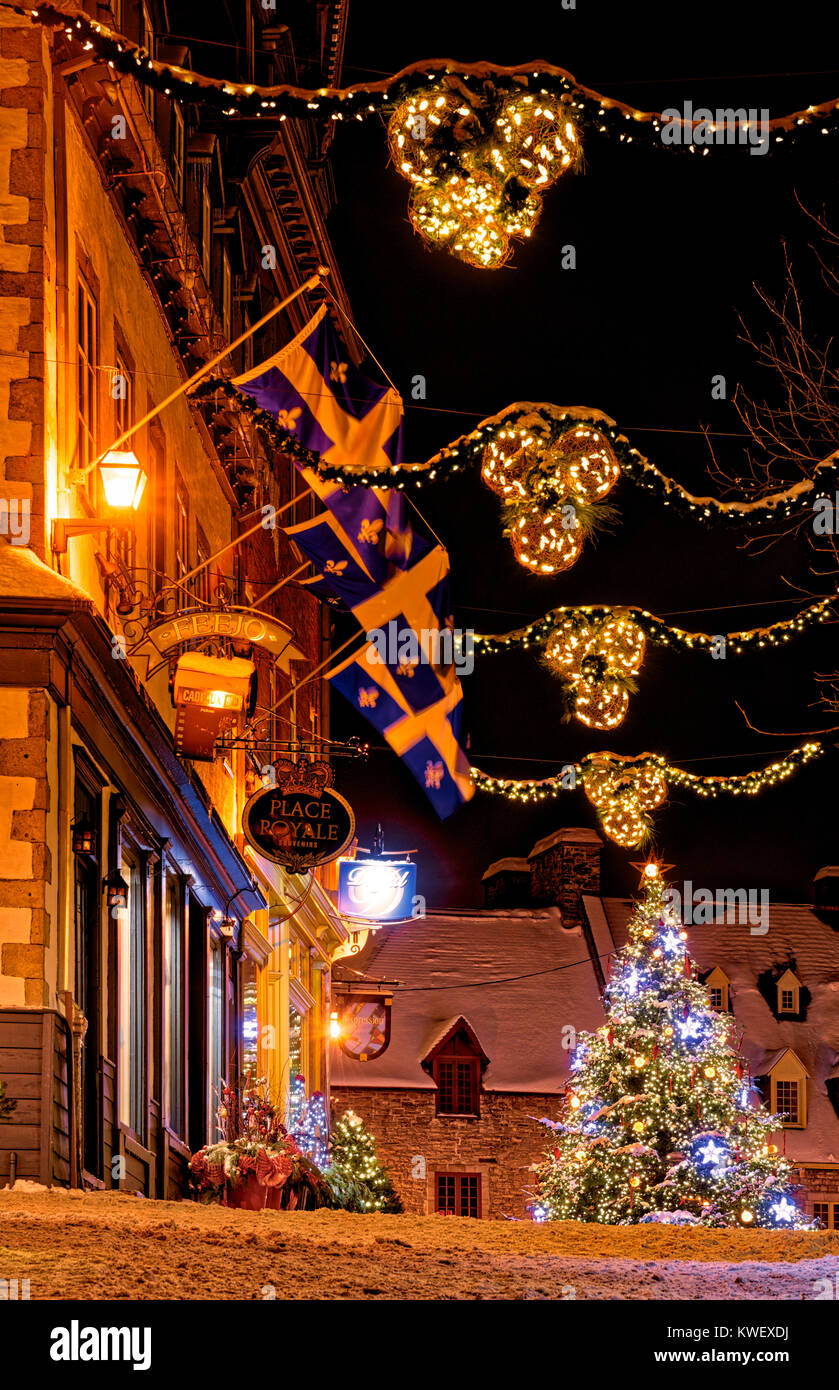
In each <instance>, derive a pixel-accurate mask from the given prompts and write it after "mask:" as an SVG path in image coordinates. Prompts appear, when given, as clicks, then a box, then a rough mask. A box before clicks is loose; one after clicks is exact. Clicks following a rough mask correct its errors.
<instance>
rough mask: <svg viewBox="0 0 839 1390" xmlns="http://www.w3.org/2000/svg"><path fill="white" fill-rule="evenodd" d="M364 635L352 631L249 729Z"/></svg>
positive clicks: (260, 721)
mask: <svg viewBox="0 0 839 1390" xmlns="http://www.w3.org/2000/svg"><path fill="white" fill-rule="evenodd" d="M365 636H366V634H365V633H364V632H363V631H362V632H354V633H353V635H352V637H348V638H347V640H346V642H342V643H341V645H340V647H336V648H335V650H334V652H330V653H329V656H328V657H327V658H326V660H325V661H321V662H320V664H319V665H318V666H315V668H314V670H312V671H310V672H309V674H308V676H306V678H305V680H302V681H298V683H297V684H296V685H293V686H292V687H291V689H290V690H289V691H288V692H287V693H286V694H285V695H283V696H282V698H281V699H279V700H278V701H277V703H276V704H275V705H272V706H271V708H270V709H269V710H266V711H265V713H264V714H263V715H260V717H259V719H256V720H254V722H253V724H251V725H250V726H249V727H250V729H251V730H253V729H255V728H256V726H257V725H258V724H262V723H263V722H264V721H265V720H266V719H269V718H270V716H271V715H272V714H274V713H275V711H276V710H278V709H279V708H280V705H284V704H285V702H286V700H290V699H291V697H292V695H296V693H297V691H298V690H302V689H303V686H304V685H308V684H309V681H311V680H314V678H315V676H316V675H317V674H318V673H319V672H320V671H322V670H323V668H324V666H328V665H329V663H330V661H332V659H333V657H336V656H337V655H338V653H339V652H342V651H344V650H345V648H346V647H348V646H349V645H350V643H351V642H355V641H357V640H358V638H359V637H365ZM359 650H360V648H359ZM333 674H334V672H332V671H330V672H329V675H330V676H331V675H333ZM324 679H326V677H324Z"/></svg>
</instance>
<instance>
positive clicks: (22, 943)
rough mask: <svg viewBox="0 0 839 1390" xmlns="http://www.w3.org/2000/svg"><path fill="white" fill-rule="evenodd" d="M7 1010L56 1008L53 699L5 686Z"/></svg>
mask: <svg viewBox="0 0 839 1390" xmlns="http://www.w3.org/2000/svg"><path fill="white" fill-rule="evenodd" d="M0 733H2V737H0V1008H20V1007H23V1006H25V1005H33V1006H38V1005H49V1004H50V1003H51V998H50V991H49V988H48V985H47V971H46V969H45V957H46V953H47V951H48V949H49V947H50V913H49V912H48V909H47V902H48V896H47V895H48V885H50V884H51V880H52V856H51V854H50V851H49V848H48V845H47V811H48V807H49V798H50V791H49V786H48V779H47V752H48V742H49V737H50V721H49V708H48V697H47V695H46V693H45V692H44V691H42V690H35V691H29V690H22V689H18V688H14V687H5V688H0Z"/></svg>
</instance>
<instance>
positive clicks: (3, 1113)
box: [0, 1081, 17, 1120]
mask: <svg viewBox="0 0 839 1390" xmlns="http://www.w3.org/2000/svg"><path fill="white" fill-rule="evenodd" d="M16 1109H17V1101H16V1100H7V1099H6V1083H5V1081H0V1120H8V1119H10V1117H11V1115H12V1112H13V1111H14V1110H16Z"/></svg>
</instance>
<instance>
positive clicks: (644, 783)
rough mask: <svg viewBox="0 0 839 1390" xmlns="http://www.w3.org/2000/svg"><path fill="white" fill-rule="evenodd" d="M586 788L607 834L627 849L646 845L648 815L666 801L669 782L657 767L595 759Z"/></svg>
mask: <svg viewBox="0 0 839 1390" xmlns="http://www.w3.org/2000/svg"><path fill="white" fill-rule="evenodd" d="M583 786H584V788H585V793H586V796H587V797H588V799H589V801H590V802H591V803H592V805H593V806H595V807H596V808H597V810H598V811H599V813H600V818H601V821H602V824H603V829H604V830H605V831H606V834H607V835H608V836H609V838H610V839H612V840H614V841H615V843H616V844H619V845H622V846H623V848H624V849H636V848H638V847H639V846H641V845H643V844H644V842H645V840H646V839H647V838H648V836H649V833H650V829H651V826H652V818H651V816H650V814H649V813H650V812H651V811H652V810H654V809H655V807H656V806H660V805H661V803H662V802H663V801H665V800H666V798H667V782H666V781H665V778H664V775H663V773H662V772H661V770H660V769H659V768H657V767H649V766H647V767H644V766H639V767H632V766H629V765H627V764H625V763H624V764H621V763H615V762H611V761H608V762H607V761H605V760H602V761H601V760H598V759H592V761H591V762H590V763H589V764H588V765H587V767H586V770H585V774H584V779H583Z"/></svg>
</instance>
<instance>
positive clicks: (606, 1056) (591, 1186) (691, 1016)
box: [533, 863, 808, 1227]
mask: <svg viewBox="0 0 839 1390" xmlns="http://www.w3.org/2000/svg"><path fill="white" fill-rule="evenodd" d="M644 874H645V877H644V884H645V887H646V892H645V894H644V896H643V898H642V900H641V901H640V902H638V903H637V905H636V907H635V910H634V912H633V914H632V917H631V920H630V923H629V939H628V941H627V943H626V945H625V946H624V947H623V949H622V950H621V951H620V952H619V954H618V956H617V957H616V959H615V961H614V963H613V968H612V971H611V976H610V979H609V983H608V984H607V986H606V992H605V999H604V1004H605V1009H606V1022H605V1023H604V1024H603V1026H602V1027H601V1028H598V1030H597V1032H596V1033H584V1034H581V1035H580V1037H579V1041H578V1045H577V1048H576V1050H575V1053H574V1057H573V1060H572V1063H571V1070H572V1080H571V1082H570V1084H569V1086H568V1088H567V1090H566V1093H565V1096H564V1099H563V1103H562V1108H561V1113H560V1117H559V1119H558V1120H557V1121H553V1120H543V1121H542V1123H543V1124H545V1125H547V1126H548V1127H549V1128H550V1129H551V1130H552V1131H553V1134H552V1144H551V1148H550V1150H549V1152H548V1154H547V1155H546V1159H545V1161H544V1163H543V1164H542V1165H541V1166H540V1168H539V1169H538V1170H537V1171H538V1186H537V1195H536V1200H535V1202H534V1204H533V1215H534V1217H535V1219H537V1220H557V1221H561V1220H575V1221H600V1222H608V1223H614V1224H620V1225H628V1224H632V1223H634V1222H640V1221H669V1222H684V1223H686V1224H702V1225H705V1226H746V1227H748V1226H786V1227H802V1226H806V1225H807V1224H808V1222H807V1219H806V1217H804V1216H803V1215H802V1213H801V1212H800V1211H799V1209H798V1207H797V1206H796V1205H795V1201H794V1200H793V1191H794V1189H793V1188H792V1185H791V1181H790V1168H789V1164H788V1163H787V1161H786V1159H784V1158H783V1157H781V1156H780V1155H779V1154H778V1150H777V1146H776V1145H775V1144H773V1143H772V1142H771V1140H770V1131H772V1130H776V1129H778V1128H779V1120H778V1117H777V1116H772V1115H770V1114H768V1113H767V1111H766V1110H765V1109H764V1107H763V1106H762V1104H761V1102H760V1097H759V1095H758V1093H757V1091H756V1090H755V1088H754V1086H753V1085H752V1084H751V1077H750V1074H749V1069H748V1066H747V1064H746V1062H745V1060H744V1059H743V1057H742V1056H741V1055H740V1052H739V1039H738V1037H737V1035H736V1032H735V1025H734V1019H733V1017H732V1015H731V1014H728V1013H722V1012H715V1010H714V1009H713V1008H712V1007H711V1002H710V996H709V994H708V991H707V989H706V988H705V986H704V985H703V984H701V983H700V981H699V980H698V979H697V977H696V968H695V966H694V965H693V964H692V962H691V959H690V956H689V954H688V948H687V932H686V931H685V930H684V927H683V926H682V923H681V921H680V919H679V916H678V914H677V913H676V912H675V911H674V909H673V908H672V907H671V906H670V905H669V901H668V894H667V889H666V885H665V883H664V881H663V879H662V877H661V875H660V872H659V870H658V867H657V866H656V865H655V864H653V863H650V864H648V865H646V866H645V869H644Z"/></svg>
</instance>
